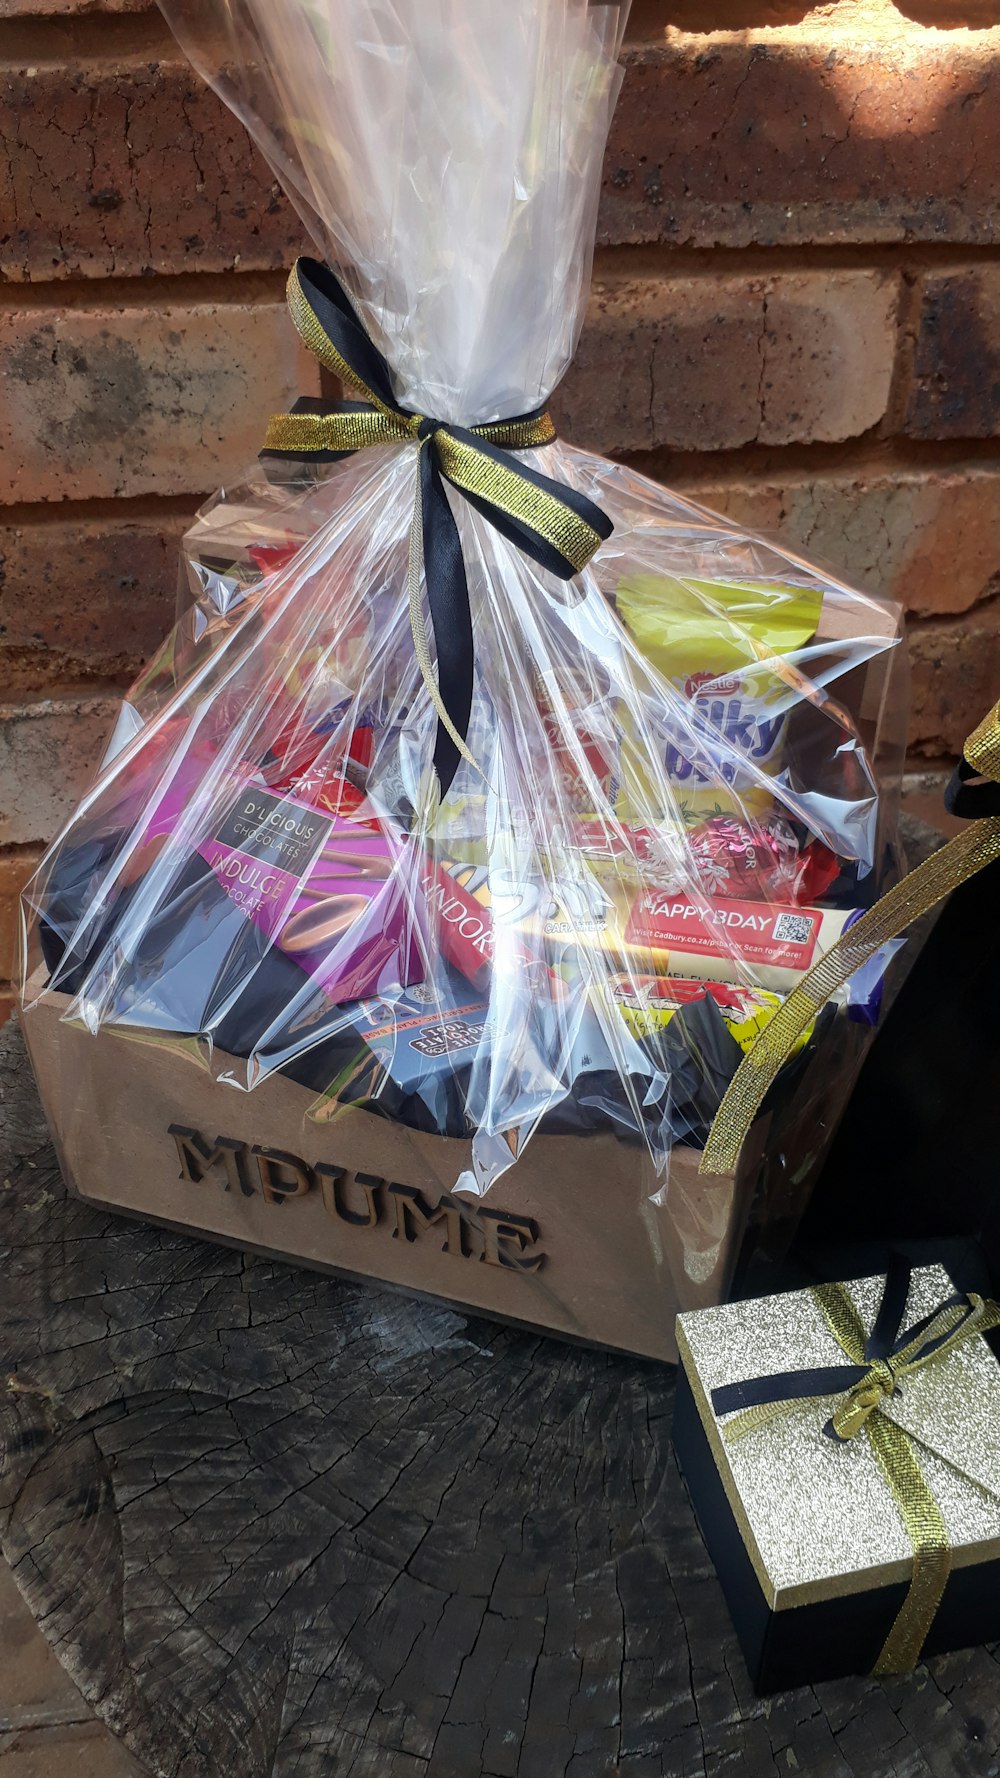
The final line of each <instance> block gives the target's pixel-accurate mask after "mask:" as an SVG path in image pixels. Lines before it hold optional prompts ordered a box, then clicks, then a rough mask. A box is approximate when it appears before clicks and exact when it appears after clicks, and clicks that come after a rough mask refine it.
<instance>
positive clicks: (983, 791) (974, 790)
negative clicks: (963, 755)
mask: <svg viewBox="0 0 1000 1778" xmlns="http://www.w3.org/2000/svg"><path fill="white" fill-rule="evenodd" d="M944 806H945V808H946V809H947V810H948V813H949V815H957V816H958V817H959V818H960V819H961V820H962V821H981V820H982V819H983V817H984V816H985V815H1000V784H995V783H994V782H993V780H992V779H991V778H984V777H983V776H982V774H981V772H980V770H979V768H978V766H974V765H970V764H969V761H968V760H967V759H960V760H959V762H958V765H957V766H956V767H955V770H954V771H953V772H952V775H951V780H950V782H949V784H948V788H947V790H946V791H945V793H944Z"/></svg>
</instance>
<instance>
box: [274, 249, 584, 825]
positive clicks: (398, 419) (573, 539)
mask: <svg viewBox="0 0 1000 1778" xmlns="http://www.w3.org/2000/svg"><path fill="white" fill-rule="evenodd" d="M287 295H288V307H289V311H290V313H291V317H292V320H293V321H294V323H295V326H296V328H297V329H298V332H299V334H300V336H301V338H302V339H303V340H304V342H305V344H306V345H307V346H308V348H309V350H310V351H311V352H312V353H313V354H314V355H315V356H316V357H317V358H318V359H319V362H320V363H321V364H322V365H324V366H325V367H326V369H327V370H330V371H333V372H334V374H335V375H336V376H337V377H339V378H340V380H341V382H342V383H344V384H346V385H347V386H348V387H349V388H352V389H356V390H358V391H359V393H360V394H361V395H362V396H363V398H364V403H363V404H359V403H357V402H341V403H338V404H337V405H336V406H335V407H330V408H325V409H324V411H322V412H319V413H316V412H307V411H295V412H292V413H282V414H274V415H273V416H272V418H271V421H270V423H269V425H268V429H267V433H266V436H265V440H264V452H263V454H264V455H267V456H274V455H279V456H280V455H284V456H292V457H308V456H312V457H316V456H319V457H338V456H342V455H347V454H350V453H351V452H354V451H362V450H368V449H369V448H371V447H372V446H374V445H398V444H414V445H416V447H417V460H418V474H417V481H416V492H415V498H414V504H413V517H412V522H411V525H410V539H409V556H408V566H407V592H408V597H409V613H410V628H411V631H412V634H413V646H414V653H415V655H416V659H417V663H418V665H419V668H420V674H421V677H422V679H423V682H424V685H425V687H426V689H427V692H428V695H429V697H430V699H431V702H432V704H433V706H434V709H435V712H436V714H437V718H438V722H439V725H440V729H439V743H438V748H437V750H436V755H435V764H436V766H437V770H438V776H439V780H440V783H441V789H442V791H444V790H446V789H447V787H448V785H449V784H450V782H451V778H452V776H453V775H454V769H455V765H457V761H458V756H459V755H461V756H462V757H463V758H464V759H466V760H468V761H469V762H470V764H472V765H473V766H475V767H476V769H477V770H478V771H480V773H481V772H482V768H481V767H480V766H479V764H478V762H477V760H476V759H475V758H474V756H473V754H472V752H471V751H470V748H469V745H468V742H467V739H466V727H467V724H468V716H469V710H470V707H471V698H472V671H473V656H474V648H473V638H472V631H471V616H470V612H469V597H468V587H467V584H466V579H465V569H464V566H463V563H462V554H461V545H460V543H459V538H458V531H457V529H456V526H455V521H454V518H453V516H452V514H451V511H450V508H449V506H448V501H447V499H446V497H445V495H444V492H443V489H442V488H441V478H443V479H444V481H446V482H450V484H451V486H452V487H453V488H456V489H457V490H458V492H459V493H460V494H462V495H463V496H464V497H465V499H466V500H468V501H469V502H470V503H471V505H473V506H474V507H476V508H477V510H478V511H479V512H481V513H482V514H483V515H484V517H486V518H487V519H489V520H490V522H491V523H492V524H493V525H494V526H495V527H496V529H497V530H499V531H500V532H501V533H502V534H503V535H504V536H506V537H507V538H508V539H510V540H511V541H513V542H514V543H516V544H517V546H518V547H519V548H520V549H522V550H524V551H525V552H526V554H528V555H529V556H531V557H532V558H533V559H534V560H535V561H536V562H538V563H539V564H540V565H541V566H542V567H543V568H545V569H547V570H548V571H549V572H550V573H553V574H556V575H558V576H559V577H560V578H562V579H570V578H571V577H572V576H573V575H574V574H578V573H579V572H580V571H581V570H582V569H583V568H585V567H586V565H587V563H588V562H589V561H590V559H591V557H592V556H593V555H594V553H595V551H596V550H597V549H598V548H599V546H600V544H601V543H602V542H603V541H604V540H605V539H606V538H607V537H608V536H610V534H611V530H612V526H611V521H610V520H609V519H608V517H607V515H606V514H605V513H603V512H602V511H601V510H600V508H599V507H597V506H595V505H594V503H593V502H592V501H591V500H588V499H587V498H586V497H585V496H584V495H583V494H581V493H579V492H578V491H577V490H576V489H574V488H571V487H569V486H568V485H564V484H563V483H560V482H556V481H553V480H551V479H550V478H549V477H547V476H544V475H541V474H540V473H539V472H538V471H537V470H534V469H532V468H529V467H528V466H527V465H526V464H525V463H524V462H523V461H521V460H520V459H518V458H514V457H509V456H507V454H506V453H508V452H511V451H526V450H531V449H534V448H535V447H537V446H539V445H546V444H550V443H551V442H552V440H553V439H554V438H555V436H556V429H555V426H554V425H553V422H552V419H551V416H550V415H549V414H548V413H545V412H543V411H539V412H536V413H532V414H522V415H519V416H517V417H516V418H513V419H510V420H498V421H493V422H489V423H487V424H484V425H475V426H469V427H465V426H458V425H455V424H452V423H450V422H448V421H438V420H435V419H432V418H430V417H429V416H427V415H424V414H416V413H410V412H409V411H407V410H406V409H405V408H401V407H400V406H399V405H398V404H397V402H396V400H395V397H394V395H393V393H392V379H391V375H390V371H389V366H388V364H387V363H386V361H385V359H384V358H383V357H382V355H381V353H380V352H379V351H378V350H377V348H376V347H375V345H374V343H373V341H372V340H371V339H370V338H369V336H368V334H367V332H366V331H365V329H364V326H363V324H362V322H361V319H360V317H359V315H358V314H357V311H356V310H355V309H354V307H353V305H352V304H351V302H350V300H349V298H348V297H347V295H346V292H345V291H344V289H343V287H342V286H341V285H340V283H339V282H338V280H337V279H336V278H335V276H334V274H333V273H332V272H331V270H330V268H329V267H328V266H323V265H321V264H319V263H318V262H317V261H315V260H311V259H300V260H298V261H297V262H296V264H295V265H294V266H293V268H292V271H291V274H290V276H289V279H288V290H287ZM425 567H426V582H427V594H428V603H429V605H430V609H431V617H432V623H433V628H434V634H435V639H436V642H437V650H438V674H437V675H436V674H435V671H434V663H433V660H432V656H431V650H430V645H429V641H428V637H427V632H426V630H425V627H424V619H423V610H422V606H421V577H422V574H423V571H424V568H425ZM456 713H457V715H456ZM441 731H443V732H444V734H445V735H447V736H448V738H449V744H450V745H449V746H442V744H441V739H440V734H441Z"/></svg>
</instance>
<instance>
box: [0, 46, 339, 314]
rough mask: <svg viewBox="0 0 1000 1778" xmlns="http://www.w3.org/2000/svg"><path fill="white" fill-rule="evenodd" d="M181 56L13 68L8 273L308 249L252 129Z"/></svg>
mask: <svg viewBox="0 0 1000 1778" xmlns="http://www.w3.org/2000/svg"><path fill="white" fill-rule="evenodd" d="M169 54H170V56H172V57H173V59H172V60H170V59H168V60H167V61H165V62H160V61H155V60H150V61H142V60H137V59H135V58H133V57H128V56H126V57H125V58H124V59H123V60H121V61H120V62H118V61H113V62H112V63H111V64H110V65H109V64H106V63H104V62H99V63H97V64H95V65H87V66H83V67H75V66H72V65H70V66H68V67H52V66H40V67H39V68H37V69H36V70H33V71H32V72H30V73H27V72H20V73H18V72H9V73H7V74H4V75H2V76H0V146H2V147H4V148H5V149H6V153H2V154H0V163H2V161H3V160H7V159H8V157H9V170H8V174H7V190H6V192H5V193H4V187H3V185H2V184H0V194H3V202H2V212H3V214H4V215H5V216H6V217H7V218H9V221H8V224H7V227H6V228H5V230H4V235H5V245H4V270H5V274H6V276H7V277H8V278H28V277H30V278H35V279H39V278H62V277H76V276H79V275H83V276H89V277H101V276H109V275H116V276H130V277H131V276H137V275H141V274H143V273H148V272H150V271H154V272H160V271H166V272H169V271H181V270H192V271H195V270H197V271H221V270H228V269H230V268H232V267H234V266H240V267H242V268H243V269H255V268H262V267H274V266H283V265H288V264H290V263H291V261H292V260H293V259H294V257H295V255H296V253H299V252H301V251H302V250H303V246H304V238H305V237H304V231H303V227H302V224H301V222H300V221H299V219H298V217H297V216H296V214H295V212H294V210H293V209H292V207H291V205H290V204H289V203H288V202H287V200H286V199H285V198H284V197H283V196H282V195H281V192H280V188H279V187H278V185H277V183H276V182H275V178H274V175H273V173H272V172H271V171H270V169H269V168H268V166H267V164H266V162H265V161H264V160H263V159H262V158H261V157H260V156H259V155H258V154H256V152H255V151H254V150H253V149H252V148H251V145H250V142H249V139H248V137H247V134H246V131H245V130H244V128H243V126H242V124H241V123H240V122H239V121H238V120H237V118H235V117H234V116H233V114H232V112H231V111H229V110H228V109H227V107H226V106H225V105H223V103H222V101H221V100H220V99H218V98H216V96H215V94H214V93H212V92H211V91H210V90H209V88H207V87H206V86H205V85H204V84H203V82H202V81H201V80H199V78H198V76H197V75H196V74H195V72H194V70H193V69H192V68H190V67H189V66H188V65H187V64H186V63H183V62H182V61H181V60H180V56H179V51H177V50H176V49H173V50H171V51H170V52H169ZM4 120H6V121H4ZM5 135H6V138H7V140H6V143H4V140H3V138H4V136H5Z"/></svg>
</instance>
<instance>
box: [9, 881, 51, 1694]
mask: <svg viewBox="0 0 1000 1778" xmlns="http://www.w3.org/2000/svg"><path fill="white" fill-rule="evenodd" d="M40 857H41V849H40V847H37V846H26V847H19V848H18V850H17V851H15V852H0V982H5V981H9V980H10V979H11V978H12V976H13V974H14V964H15V959H16V956H17V949H18V945H19V942H20V940H19V936H18V935H19V932H20V900H21V890H22V889H23V888H24V885H25V883H26V882H27V881H28V878H29V877H30V876H31V873H32V871H33V870H34V868H35V865H36V864H37V863H38V860H39V858H40ZM3 1577H4V1566H3V1563H2V1562H0V1628H2V1629H3V1630H4V1632H5V1636H4V1648H5V1650H6V1649H7V1648H8V1647H9V1644H8V1641H7V1634H6V1633H7V1632H8V1631H9V1630H10V1626H9V1625H8V1622H7V1617H6V1614H7V1613H8V1611H10V1610H11V1602H12V1600H13V1598H14V1595H13V1594H10V1597H9V1598H8V1593H9V1588H8V1587H6V1586H5V1584H4V1578H3ZM15 1669H16V1663H15ZM14 1677H15V1678H16V1670H15V1675H14ZM10 1701H11V1674H10V1671H9V1669H8V1671H7V1672H6V1675H5V1680H4V1684H3V1687H2V1689H0V1710H2V1706H3V1704H4V1703H9V1702H10Z"/></svg>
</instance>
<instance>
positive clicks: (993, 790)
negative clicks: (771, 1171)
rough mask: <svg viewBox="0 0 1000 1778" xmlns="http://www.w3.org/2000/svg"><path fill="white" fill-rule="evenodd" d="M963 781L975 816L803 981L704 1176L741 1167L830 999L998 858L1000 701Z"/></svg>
mask: <svg viewBox="0 0 1000 1778" xmlns="http://www.w3.org/2000/svg"><path fill="white" fill-rule="evenodd" d="M959 777H960V779H961V782H962V786H963V788H961V789H959V791H958V792H957V794H956V795H955V797H954V800H953V803H952V807H953V808H954V809H955V812H956V813H962V814H964V813H966V812H968V813H969V814H970V815H974V816H975V817H976V818H975V819H973V820H972V821H971V822H970V825H969V827H968V828H966V829H965V831H964V832H963V833H959V834H956V835H955V837H954V839H951V840H949V841H948V842H947V844H946V845H944V846H942V847H941V848H940V850H939V851H937V852H934V853H932V854H931V856H930V858H927V859H925V860H924V862H923V864H919V865H917V867H916V869H915V870H911V871H909V872H908V873H907V875H906V876H905V877H902V878H901V879H900V881H899V882H898V883H896V884H894V886H893V887H892V888H891V889H890V890H889V891H888V892H887V894H885V895H883V896H882V898H881V900H880V901H877V902H876V903H875V905H874V907H870V908H869V909H868V910H867V912H866V913H864V914H862V916H861V918H860V920H857V921H855V923H854V925H853V926H850V927H848V929H847V931H846V932H845V933H844V935H843V937H842V938H840V939H838V941H837V943H836V944H835V945H833V946H832V947H831V949H830V950H829V951H827V953H826V955H825V956H824V957H821V958H820V960H819V962H818V963H815V964H814V965H813V967H812V969H810V970H808V971H807V973H806V974H805V975H804V976H803V977H802V980H801V981H800V982H799V984H798V986H797V987H796V988H794V989H793V990H792V992H791V993H790V994H789V996H788V999H787V1000H786V1001H785V1003H784V1005H783V1006H781V1007H780V1008H779V1010H778V1011H777V1012H776V1013H775V1015H774V1017H773V1019H771V1020H770V1022H769V1023H768V1024H767V1025H766V1026H765V1027H764V1030H763V1031H762V1032H761V1034H760V1036H759V1037H758V1038H757V1040H756V1042H755V1043H754V1044H753V1045H752V1046H751V1048H750V1049H749V1050H748V1051H747V1053H746V1055H745V1056H744V1058H743V1061H742V1062H741V1063H740V1066H739V1068H737V1070H736V1073H735V1074H734V1076H733V1078H732V1080H731V1082H730V1084H729V1087H728V1088H727V1090H726V1092H725V1094H724V1095H723V1099H722V1102H721V1104H720V1106H719V1109H718V1111H717V1113H716V1115H715V1120H714V1122H713V1124H712V1127H711V1129H710V1131H709V1134H708V1141H707V1143H706V1144H705V1152H704V1154H703V1155H702V1159H701V1165H700V1168H699V1171H700V1172H702V1173H729V1172H732V1170H733V1169H734V1168H735V1166H736V1163H737V1161H738V1159H739V1153H740V1149H741V1148H742V1146H743V1143H744V1140H745V1138H746V1135H747V1132H748V1131H749V1129H750V1126H751V1124H752V1123H753V1121H754V1118H755V1117H756V1116H757V1113H758V1111H759V1110H760V1107H761V1105H762V1104H763V1102H764V1098H765V1096H766V1094H767V1092H768V1089H769V1088H770V1086H771V1085H772V1083H773V1082H774V1080H775V1079H776V1077H777V1075H778V1073H779V1071H780V1070H781V1068H782V1067H783V1066H784V1064H785V1062H787V1060H788V1058H789V1056H791V1055H792V1053H793V1052H794V1050H795V1046H796V1044H797V1043H798V1042H799V1041H800V1039H801V1037H802V1036H803V1033H804V1032H805V1031H807V1030H808V1028H809V1026H810V1025H811V1024H812V1023H813V1021H814V1019H815V1018H816V1016H817V1014H818V1013H819V1012H821V1011H822V1009H823V1007H824V1006H825V1005H826V1003H827V1001H828V1000H829V999H830V997H831V995H833V994H835V993H836V992H837V991H838V989H840V988H842V987H843V986H844V984H845V983H846V982H847V981H848V980H849V979H850V977H851V976H852V975H853V974H854V972H855V970H858V969H860V968H861V967H862V965H863V964H865V963H867V962H868V961H869V959H870V958H872V957H874V955H875V953H876V952H877V951H879V950H881V949H882V946H883V945H885V944H888V943H889V941H890V940H891V939H894V938H898V937H899V936H900V934H901V933H902V932H905V930H906V928H907V927H908V926H910V925H912V923H913V921H914V920H917V919H919V918H920V916H921V915H922V914H926V913H929V912H930V910H931V908H933V907H936V906H937V904H938V902H939V901H943V900H944V897H945V896H946V895H949V894H950V893H951V891H952V890H953V889H957V888H958V886H959V884H960V883H965V882H967V881H968V879H969V878H970V877H973V876H975V875H976V872H977V871H981V870H982V869H983V868H984V867H985V866H986V865H987V864H992V863H993V861H994V859H996V858H1000V801H998V797H1000V703H997V704H995V705H994V707H993V709H992V710H991V711H990V713H989V715H988V716H986V717H984V718H983V721H982V722H981V723H980V724H979V727H978V728H977V729H975V730H974V731H973V733H972V734H971V735H970V736H969V739H968V741H967V742H966V744H965V759H964V762H963V765H962V766H961V767H960V768H959ZM979 808H981V809H982V811H983V812H982V813H981V814H978V812H977V811H978V809H979Z"/></svg>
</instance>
